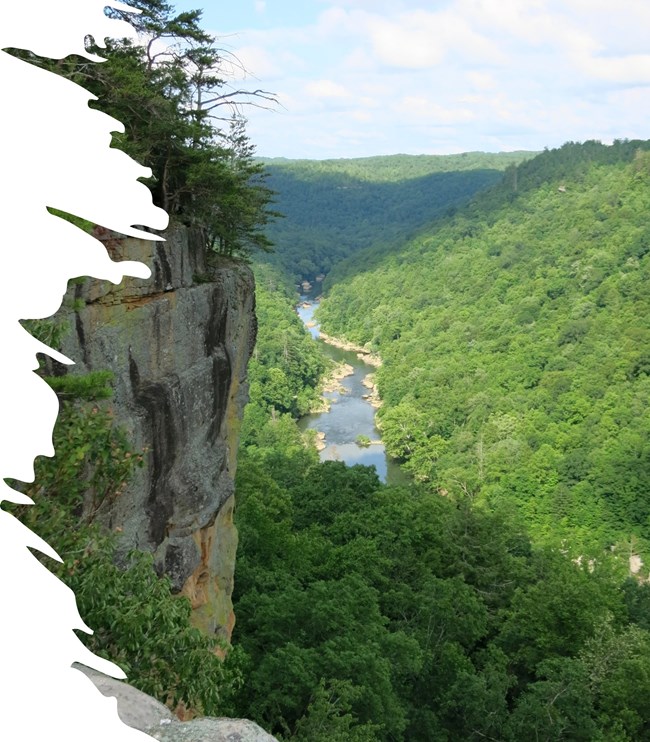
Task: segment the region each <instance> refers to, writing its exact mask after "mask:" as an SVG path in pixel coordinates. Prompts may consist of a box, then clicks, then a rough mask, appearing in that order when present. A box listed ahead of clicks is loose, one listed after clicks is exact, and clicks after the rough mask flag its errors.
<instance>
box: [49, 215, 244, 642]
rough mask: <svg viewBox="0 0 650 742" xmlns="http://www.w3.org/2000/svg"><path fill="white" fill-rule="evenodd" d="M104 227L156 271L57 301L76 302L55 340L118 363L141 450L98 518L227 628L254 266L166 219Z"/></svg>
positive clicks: (87, 363) (72, 350) (82, 357)
mask: <svg viewBox="0 0 650 742" xmlns="http://www.w3.org/2000/svg"><path fill="white" fill-rule="evenodd" d="M100 237H101V239H102V240H103V241H104V244H105V245H106V247H107V250H108V251H109V253H110V254H111V257H113V258H114V259H116V260H117V259H130V260H140V261H142V262H143V263H145V264H146V265H148V266H149V267H150V268H151V270H152V276H151V278H150V279H147V280H142V279H125V280H124V281H123V282H122V283H121V284H119V285H117V286H116V285H113V284H112V283H109V282H104V281H94V280H86V281H85V282H83V283H78V284H76V285H73V286H71V287H70V288H69V294H68V297H67V298H68V300H69V301H67V302H65V304H66V305H70V306H73V307H74V309H69V310H67V314H66V315H65V321H66V323H67V324H68V331H67V332H66V334H65V338H64V341H63V345H62V351H63V352H64V353H65V354H66V355H68V356H69V357H70V358H71V359H73V360H74V361H75V362H76V368H77V369H78V370H79V371H81V372H86V371H95V370H103V369H108V370H111V371H112V372H113V373H114V374H115V382H114V390H115V393H114V398H113V401H112V409H113V413H114V416H115V419H116V422H117V423H118V424H119V425H120V426H121V427H123V428H124V429H125V431H126V433H127V435H128V437H129V440H130V441H131V443H132V444H133V446H134V448H135V449H137V450H143V449H146V453H145V461H144V466H143V467H142V468H141V469H139V470H137V472H136V475H135V477H134V479H133V481H132V482H131V483H130V484H129V485H128V488H127V489H126V490H125V491H123V492H121V493H120V494H119V497H116V498H115V499H114V501H112V502H110V503H104V504H103V505H102V506H101V507H100V508H99V510H98V511H97V513H96V515H95V516H94V517H95V518H96V519H98V520H99V521H100V522H101V523H103V524H104V525H106V526H107V527H108V528H110V529H112V530H113V531H116V532H119V533H120V534H121V549H123V551H124V552H126V551H127V550H129V549H131V548H138V549H142V550H148V551H151V552H153V553H154V557H155V564H156V567H157V569H158V570H159V571H160V572H161V573H162V572H164V573H166V574H168V575H169V576H170V578H171V580H172V582H173V585H174V588H175V590H177V591H179V592H182V593H183V594H185V595H187V597H188V598H189V599H190V601H191V602H192V606H193V608H194V611H193V620H194V623H195V625H197V626H198V627H199V628H201V629H203V630H205V631H207V632H210V633H217V634H218V635H221V636H223V637H224V638H226V639H229V638H230V634H231V632H232V627H233V624H234V616H233V613H232V602H231V594H232V587H233V572H234V559H235V550H236V546H237V533H236V530H235V527H234V525H233V521H232V513H233V505H234V500H233V491H234V475H235V468H236V451H237V442H238V433H239V426H240V421H241V417H242V414H243V407H244V405H245V403H246V401H247V394H248V386H247V383H246V365H247V362H248V359H249V357H250V355H251V353H252V350H253V346H254V343H255V336H256V320H255V312H254V281H253V276H252V273H251V272H250V270H249V269H248V268H247V267H246V266H243V265H241V264H239V263H237V262H235V261H232V260H228V259H225V258H223V259H222V258H217V257H216V256H211V257H210V261H208V260H207V257H206V251H205V249H204V246H203V242H202V239H201V235H200V234H199V233H196V232H192V231H189V230H187V229H183V228H177V229H174V230H170V231H169V232H168V233H167V234H166V235H165V237H166V242H164V243H161V242H157V243H156V242H150V241H146V240H139V239H133V238H117V237H116V236H115V235H111V234H109V233H104V234H102V235H100ZM56 371H57V372H58V373H64V372H65V368H64V367H62V366H61V367H58V368H57V369H56ZM72 372H73V373H74V371H72ZM89 506H90V504H89V503H87V504H86V508H87V509H88V508H89Z"/></svg>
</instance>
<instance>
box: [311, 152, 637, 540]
mask: <svg viewBox="0 0 650 742" xmlns="http://www.w3.org/2000/svg"><path fill="white" fill-rule="evenodd" d="M649 148H650V143H649V142H624V141H621V142H615V143H614V145H612V146H609V147H607V146H604V145H601V144H599V143H597V142H586V143H585V144H582V145H580V144H573V143H569V144H567V145H564V146H563V147H562V148H560V149H558V150H551V151H548V152H544V153H543V154H541V155H540V156H538V157H537V158H535V159H533V160H530V161H528V162H525V163H523V164H521V165H519V166H517V168H516V170H515V169H514V168H513V169H511V170H509V171H508V172H507V173H506V175H505V177H504V179H503V181H502V183H501V184H500V185H498V186H496V187H495V188H493V189H491V190H490V191H489V192H487V193H484V194H479V195H477V196H476V197H475V198H474V199H473V202H472V203H471V204H470V205H468V206H467V207H465V208H463V209H460V210H459V211H458V213H457V214H455V215H454V216H450V217H447V218H445V219H443V220H441V222H440V223H439V224H438V226H437V227H435V228H433V229H431V230H428V232H427V233H426V234H423V235H422V236H420V237H418V238H416V239H414V240H412V241H411V242H410V243H408V244H407V245H406V246H405V247H404V248H403V249H402V250H400V251H399V252H398V253H392V254H388V255H385V256H384V257H383V259H382V260H381V261H380V262H379V264H378V265H376V266H375V267H373V268H372V269H371V270H369V271H367V272H363V273H356V271H357V270H359V269H360V268H361V265H360V261H361V256H360V258H359V261H358V264H357V265H356V266H355V265H352V266H350V267H349V276H350V277H349V278H348V279H347V280H344V281H342V282H340V283H337V284H336V285H335V286H334V287H333V288H332V290H331V294H330V296H329V297H328V298H327V300H326V301H325V302H324V303H323V305H322V307H321V310H320V318H321V321H322V323H323V326H324V329H325V330H326V331H327V332H330V333H332V334H334V335H340V336H344V337H346V338H348V339H350V340H353V341H355V342H360V343H368V344H369V345H370V346H371V347H372V348H373V349H374V350H379V352H380V353H381V354H382V357H383V359H384V365H383V366H382V368H381V369H380V370H379V372H378V375H377V378H378V383H379V389H380V393H381V395H382V398H383V400H384V406H383V408H382V410H381V412H380V421H381V425H382V430H383V437H384V440H385V443H386V445H387V447H388V448H389V450H390V452H392V454H393V455H395V456H397V457H399V458H401V459H403V460H404V461H405V466H406V467H407V468H408V469H410V470H411V471H412V472H413V473H414V474H415V475H416V476H417V477H418V478H419V479H421V480H423V481H428V482H430V483H432V484H433V485H434V486H435V487H437V488H438V489H439V491H440V492H441V493H443V494H445V493H454V492H456V493H458V492H461V491H464V492H466V493H468V494H471V496H472V497H474V498H476V499H478V500H481V501H484V502H486V503H489V504H496V503H503V502H507V503H511V504H512V505H516V506H517V507H518V508H519V509H520V510H521V511H522V512H523V513H524V514H525V516H526V519H527V522H528V524H529V527H530V528H531V532H532V534H533V536H534V538H535V539H537V540H540V541H547V542H554V543H558V542H559V541H560V540H561V539H564V540H565V542H566V543H567V544H568V545H569V548H570V549H571V550H574V551H575V553H576V554H579V553H580V552H581V551H582V550H586V549H593V550H595V551H596V552H598V551H602V549H604V548H608V547H613V548H616V549H617V550H618V551H619V552H622V551H625V550H627V551H629V552H630V553H635V552H639V551H640V552H642V553H643V554H647V551H648V544H649V543H650V501H648V498H647V492H648V489H649V488H650V479H649V474H648V471H649V467H648V461H649V458H650V447H649V445H648V438H649V436H648V433H649V432H650V415H648V411H647V399H648V392H649V391H650V389H649V384H650V379H649V377H648V372H649V371H650V365H649V364H648V358H650V332H649V331H648V327H647V321H646V320H645V318H646V317H647V316H648V312H649V310H650V306H649V296H648V291H647V285H648V278H649V276H648V271H649V269H650V263H649V260H650V259H649V258H648V252H650V231H649V229H648V226H647V213H648V209H649V208H650V155H649V154H648V152H647V150H648V149H649ZM350 262H352V261H350ZM355 273H356V275H355Z"/></svg>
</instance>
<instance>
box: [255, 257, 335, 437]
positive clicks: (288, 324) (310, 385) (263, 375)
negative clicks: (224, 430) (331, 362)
mask: <svg viewBox="0 0 650 742" xmlns="http://www.w3.org/2000/svg"><path fill="white" fill-rule="evenodd" d="M255 273H256V284H257V289H256V294H255V304H256V307H255V310H256V314H257V320H258V334H257V343H256V346H255V351H254V353H253V357H252V359H251V360H250V362H249V365H248V379H249V384H250V389H251V392H250V393H251V400H252V401H251V405H256V406H259V407H261V408H262V409H263V410H271V409H274V410H276V411H277V412H280V413H289V414H291V415H293V416H294V417H297V416H300V415H304V414H305V413H307V412H308V411H309V409H310V408H311V407H312V406H313V405H314V403H315V402H316V400H317V399H318V397H319V394H318V385H319V382H320V379H321V377H322V376H323V373H324V371H325V369H326V368H327V361H326V359H325V357H324V356H323V353H322V351H321V350H320V348H319V347H318V345H317V343H315V342H314V340H313V339H312V338H311V336H310V335H309V333H307V332H306V331H305V328H304V326H303V324H302V322H301V321H300V319H299V318H298V316H297V315H296V313H295V311H294V310H293V306H294V304H295V294H294V298H291V294H292V292H291V291H290V290H289V289H287V288H286V287H285V286H284V282H283V279H281V278H280V277H278V275H277V273H276V272H275V271H274V270H273V269H272V268H270V267H268V266H265V265H258V266H256V268H255ZM251 405H249V409H248V411H247V416H248V418H249V419H251V418H252V416H254V415H255V413H254V412H253V411H252V410H251V409H250V407H251ZM248 429H249V427H248V425H247V423H246V422H245V425H244V436H243V439H244V440H247V435H248V434H247V433H246V430H248Z"/></svg>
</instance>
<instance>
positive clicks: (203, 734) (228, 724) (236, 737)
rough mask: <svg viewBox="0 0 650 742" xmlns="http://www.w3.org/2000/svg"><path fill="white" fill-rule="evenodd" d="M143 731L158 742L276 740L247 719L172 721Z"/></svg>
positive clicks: (251, 741)
mask: <svg viewBox="0 0 650 742" xmlns="http://www.w3.org/2000/svg"><path fill="white" fill-rule="evenodd" d="M145 731H146V732H147V734H150V735H151V736H152V737H153V738H154V739H157V740H159V742H278V740H277V739H276V738H275V737H272V736H271V735H270V734H267V732H265V731H264V730H263V729H262V727H260V726H258V725H257V724H255V723H254V722H252V721H248V720H247V719H211V718H204V719H194V720H192V721H172V722H171V723H169V724H163V725H162V726H159V727H158V728H156V729H146V730H145Z"/></svg>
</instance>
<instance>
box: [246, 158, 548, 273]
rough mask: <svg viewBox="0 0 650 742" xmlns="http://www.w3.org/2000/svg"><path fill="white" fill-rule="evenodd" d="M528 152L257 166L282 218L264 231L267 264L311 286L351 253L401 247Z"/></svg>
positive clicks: (270, 161)
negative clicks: (268, 242) (268, 243)
mask: <svg viewBox="0 0 650 742" xmlns="http://www.w3.org/2000/svg"><path fill="white" fill-rule="evenodd" d="M533 154H534V153H532V152H509V153H500V154H488V153H484V152H469V153H465V154H462V155H418V156H413V155H392V156H386V157H367V158H360V159H352V160H281V159H263V160H260V162H262V163H264V165H265V166H266V170H267V172H268V173H269V179H268V186H269V187H270V188H271V189H272V190H273V191H275V193H276V195H275V208H277V209H278V211H280V212H281V213H282V214H283V215H284V217H285V218H284V219H280V220H277V221H275V222H273V223H272V224H269V226H268V231H267V234H268V235H269V238H270V239H271V241H272V242H273V243H274V245H275V248H274V254H273V255H271V256H269V258H268V260H269V261H270V262H272V263H273V264H274V265H275V266H276V267H278V268H279V269H280V270H282V271H283V272H284V273H286V274H287V275H290V276H292V277H293V278H294V280H302V279H303V278H309V279H310V280H313V279H314V277H315V276H317V275H319V274H320V273H325V274H327V273H329V272H330V270H332V268H333V267H334V266H335V265H336V264H337V263H338V262H340V261H341V260H343V259H344V258H346V257H348V256H349V255H352V254H354V253H355V252H357V251H358V250H361V249H363V248H367V247H372V248H373V249H377V247H378V246H379V245H385V246H389V247H390V246H393V245H394V244H395V243H396V242H400V241H402V242H403V240H404V239H405V238H406V237H408V236H409V235H412V234H414V233H415V232H416V231H417V230H418V229H421V228H422V227H424V226H425V225H426V224H429V223H430V222H431V221H433V220H434V219H435V218H436V217H438V216H440V215H442V214H444V213H445V212H446V211H448V210H449V209H454V208H455V207H456V206H458V205H460V204H462V203H465V202H466V201H467V200H469V198H470V197H471V196H472V195H473V194H474V193H476V192H477V191H479V190H481V189H483V188H486V187H487V186H489V185H492V184H494V183H496V182H498V181H499V180H500V179H501V177H502V173H503V171H504V170H505V169H506V168H507V167H508V166H509V165H512V164H513V163H519V162H521V161H522V160H524V159H526V158H527V157H531V156H532V155H533Z"/></svg>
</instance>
